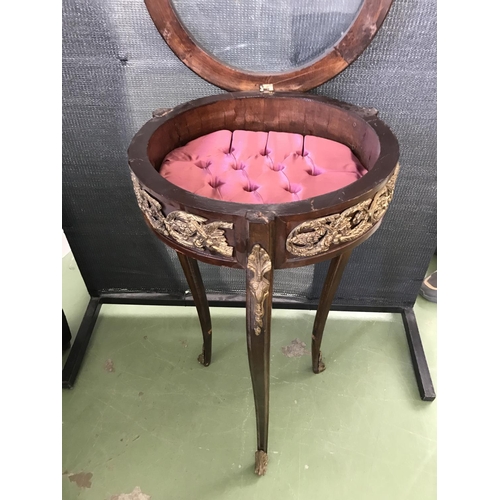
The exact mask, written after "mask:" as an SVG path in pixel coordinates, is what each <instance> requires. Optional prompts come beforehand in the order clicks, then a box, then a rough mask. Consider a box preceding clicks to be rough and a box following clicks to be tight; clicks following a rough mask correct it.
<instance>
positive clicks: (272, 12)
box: [172, 0, 363, 73]
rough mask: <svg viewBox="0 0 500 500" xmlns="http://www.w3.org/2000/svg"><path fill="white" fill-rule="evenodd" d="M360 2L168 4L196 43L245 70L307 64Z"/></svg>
mask: <svg viewBox="0 0 500 500" xmlns="http://www.w3.org/2000/svg"><path fill="white" fill-rule="evenodd" d="M362 2H363V0H274V1H264V0H172V3H173V5H174V8H175V10H176V11H177V15H178V16H179V19H180V20H181V21H182V23H183V24H184V26H185V27H186V29H187V30H188V31H189V32H190V33H191V35H192V37H193V38H194V39H195V40H196V42H197V44H198V45H199V46H201V47H202V48H203V49H204V50H205V51H206V52H208V53H209V54H211V55H212V56H214V57H216V58H217V59H219V60H220V61H222V62H224V63H225V64H227V65H229V66H232V67H235V68H238V69H242V70H245V71H257V72H263V73H281V72H283V71H290V70H293V69H296V68H298V67H301V66H306V65H308V64H310V63H311V62H312V61H313V60H314V59H317V58H318V57H320V56H321V55H323V54H324V53H325V52H327V51H328V50H329V49H331V48H332V47H333V46H334V45H335V44H336V43H337V41H338V40H339V39H340V38H341V37H342V36H343V34H344V32H345V31H346V30H347V28H348V27H349V26H350V25H351V23H352V22H353V21H354V19H355V17H356V14H357V12H358V10H359V8H360V6H361V4H362Z"/></svg>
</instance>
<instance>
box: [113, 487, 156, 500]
mask: <svg viewBox="0 0 500 500" xmlns="http://www.w3.org/2000/svg"><path fill="white" fill-rule="evenodd" d="M150 499H151V497H150V496H149V495H146V494H145V493H143V492H142V491H141V488H139V486H136V487H135V488H134V489H133V490H132V491H131V492H130V493H120V494H119V495H113V496H112V497H110V499H109V500H150Z"/></svg>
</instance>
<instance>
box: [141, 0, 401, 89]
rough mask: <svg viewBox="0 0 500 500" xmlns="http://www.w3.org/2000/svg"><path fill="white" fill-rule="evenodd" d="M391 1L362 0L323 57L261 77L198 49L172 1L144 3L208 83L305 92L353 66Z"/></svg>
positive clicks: (175, 49) (184, 59)
mask: <svg viewBox="0 0 500 500" xmlns="http://www.w3.org/2000/svg"><path fill="white" fill-rule="evenodd" d="M392 2H393V0H363V3H362V5H361V7H360V8H359V10H358V14H357V16H356V18H355V19H354V21H353V22H352V23H351V25H350V27H349V28H348V30H347V31H346V32H345V34H344V36H343V37H342V38H341V39H340V40H339V41H338V42H337V43H336V44H335V45H334V46H333V47H332V48H331V49H330V50H329V51H327V53H326V54H324V55H323V56H321V57H319V58H318V59H315V60H314V61H313V62H311V63H310V64H308V65H306V66H302V67H300V68H297V69H294V70H292V71H287V72H283V73H274V74H264V73H256V72H248V71H244V70H240V69H237V68H233V67H231V66H228V65H226V64H225V63H223V62H222V61H220V60H218V59H216V58H215V57H214V56H212V55H210V54H209V53H207V52H206V51H205V50H204V49H203V48H201V47H200V46H199V45H198V44H197V42H196V40H195V39H194V38H193V36H192V35H191V34H190V33H189V31H188V30H187V29H186V27H185V26H184V25H183V24H182V21H181V20H180V19H179V17H178V16H177V13H176V11H175V8H174V7H173V5H172V0H145V3H146V7H147V9H148V11H149V14H150V16H151V18H152V19H153V22H154V24H155V26H156V28H157V29H158V31H159V32H160V34H161V35H162V37H163V38H164V40H165V41H166V42H167V44H168V45H169V47H170V48H171V49H172V51H173V52H174V53H175V54H176V56H177V57H178V58H179V59H180V60H181V61H182V62H183V63H184V64H185V65H186V66H188V67H189V68H191V69H192V70H193V71H194V72H195V73H197V74H198V75H199V76H201V77H202V78H204V79H205V80H207V81H208V82H210V83H212V84H214V85H217V86H218V87H220V88H222V89H225V90H232V91H238V90H246V91H251V90H259V89H260V86H261V85H269V84H271V85H273V90H274V91H307V90H310V89H312V88H314V87H317V86H318V85H321V84H322V83H324V82H326V81H328V80H330V79H331V78H333V77H335V76H337V75H338V74H339V73H340V72H342V71H343V70H344V69H345V68H347V66H349V65H350V64H351V63H352V62H354V61H355V60H356V59H357V58H358V56H359V55H360V54H361V53H362V52H363V51H364V50H365V49H366V47H368V45H369V44H370V42H371V41H372V40H373V38H374V36H375V35H376V33H377V31H378V30H379V28H380V26H381V25H382V23H383V21H384V19H385V17H386V15H387V13H388V11H389V8H390V6H391V4H392Z"/></svg>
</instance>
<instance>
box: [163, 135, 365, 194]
mask: <svg viewBox="0 0 500 500" xmlns="http://www.w3.org/2000/svg"><path fill="white" fill-rule="evenodd" d="M366 173H367V170H366V169H365V168H364V167H363V166H362V165H361V163H360V161H359V160H358V159H357V158H356V157H355V156H354V154H353V153H352V152H351V150H350V149H349V148H348V147H347V146H344V145H343V144H340V143H339V142H336V141H331V140H328V139H323V138H321V137H314V136H310V135H307V136H305V137H304V136H302V135H300V134H290V133H286V132H249V131H246V130H235V131H234V132H231V131H229V130H218V131H217V132H212V133H211V134H208V135H204V136H202V137H199V138H197V139H194V140H193V141H191V142H189V143H188V144H186V145H185V146H182V147H180V148H177V149H174V150H173V151H171V152H170V153H169V154H168V155H167V156H166V157H165V159H164V160H163V163H162V165H161V168H160V175H161V176H162V177H164V178H165V179H167V180H168V181H170V182H171V183H172V184H175V185H176V186H179V187H181V188H183V189H186V190H187V191H191V192H192V193H195V194H197V195H199V196H205V197H207V198H213V199H216V200H223V201H232V202H236V203H287V202H291V201H298V200H304V199H306V198H312V197H313V196H319V195H322V194H326V193H329V192H331V191H335V190H337V189H341V188H343V187H344V186H347V185H348V184H351V183H352V182H354V181H356V180H358V179H359V178H361V177H362V176H363V175H365V174H366Z"/></svg>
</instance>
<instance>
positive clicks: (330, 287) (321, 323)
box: [311, 252, 351, 373]
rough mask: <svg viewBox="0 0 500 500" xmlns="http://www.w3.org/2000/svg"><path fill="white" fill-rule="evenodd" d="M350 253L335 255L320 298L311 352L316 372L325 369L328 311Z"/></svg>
mask: <svg viewBox="0 0 500 500" xmlns="http://www.w3.org/2000/svg"><path fill="white" fill-rule="evenodd" d="M350 255H351V252H345V253H343V254H341V255H339V256H338V257H334V258H333V259H332V260H331V262H330V267H329V268H328V273H327V275H326V279H325V284H324V285H323V290H322V291H321V297H320V299H319V304H318V310H317V311H316V317H315V318H314V326H313V332H312V346H311V353H312V366H313V372H314V373H321V372H322V371H324V370H325V364H324V363H323V360H322V357H321V340H322V339H323V331H324V329H325V323H326V319H327V318H328V313H329V312H330V306H331V305H332V301H333V297H334V296H335V292H336V291H337V288H338V286H339V283H340V280H341V279H342V273H343V272H344V269H345V266H346V265H347V261H348V260H349V257H350Z"/></svg>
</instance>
